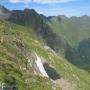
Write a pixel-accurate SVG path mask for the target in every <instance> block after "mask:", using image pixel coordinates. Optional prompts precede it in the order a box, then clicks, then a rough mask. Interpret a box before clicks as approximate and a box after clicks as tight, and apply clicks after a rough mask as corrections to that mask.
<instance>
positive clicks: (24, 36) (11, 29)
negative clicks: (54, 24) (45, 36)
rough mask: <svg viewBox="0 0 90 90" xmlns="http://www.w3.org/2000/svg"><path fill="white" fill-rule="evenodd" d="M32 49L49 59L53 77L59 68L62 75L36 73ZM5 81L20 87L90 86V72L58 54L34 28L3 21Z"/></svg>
mask: <svg viewBox="0 0 90 90" xmlns="http://www.w3.org/2000/svg"><path fill="white" fill-rule="evenodd" d="M32 51H34V52H36V53H37V55H39V56H40V58H42V60H44V61H45V62H46V64H44V67H45V70H46V71H47V73H48V75H49V77H50V78H51V79H52V77H55V72H57V73H58V74H59V76H60V77H59V78H55V79H54V80H51V79H50V78H44V77H41V76H38V75H37V74H35V73H34V71H33V69H32V67H31V66H30V63H29V62H28V59H27V58H26V55H25V54H26V53H31V52H32ZM28 55H29V54H28ZM48 71H49V72H48ZM53 75H54V76H53ZM2 83H5V84H6V85H7V86H13V85H15V86H16V87H17V88H18V89H19V90H54V89H56V90H61V89H62V90H66V89H67V90H90V86H89V85H90V74H89V73H88V72H86V71H84V70H81V69H79V68H77V67H75V66H74V65H72V64H70V63H69V62H68V61H67V60H66V59H64V58H62V57H61V56H60V55H57V54H56V53H55V52H54V51H53V50H52V49H50V48H49V47H48V46H47V45H46V43H45V42H43V41H42V40H41V39H40V38H38V37H37V36H35V35H34V34H33V32H32V31H31V30H30V29H29V30H28V29H27V28H25V27H22V26H18V25H16V24H13V23H10V22H6V21H0V86H2ZM60 88H61V89H60Z"/></svg>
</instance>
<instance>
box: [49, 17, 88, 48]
mask: <svg viewBox="0 0 90 90" xmlns="http://www.w3.org/2000/svg"><path fill="white" fill-rule="evenodd" d="M89 22H90V18H89V17H86V16H83V17H80V18H79V17H78V18H77V17H72V18H70V19H69V18H68V19H61V20H58V17H54V18H52V19H51V21H50V22H49V23H48V24H49V26H50V27H51V28H52V30H53V31H54V32H55V33H56V34H57V35H60V36H61V37H62V38H64V39H65V41H67V42H68V43H69V45H70V46H72V47H74V46H77V45H78V44H79V43H80V42H81V41H82V40H84V39H87V38H89V37H90V23H89Z"/></svg>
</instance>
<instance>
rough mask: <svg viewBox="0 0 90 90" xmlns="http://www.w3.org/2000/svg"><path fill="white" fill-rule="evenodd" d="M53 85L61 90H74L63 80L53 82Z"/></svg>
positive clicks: (72, 86)
mask: <svg viewBox="0 0 90 90" xmlns="http://www.w3.org/2000/svg"><path fill="white" fill-rule="evenodd" d="M53 83H54V84H55V85H56V86H58V87H60V88H61V89H62V90H73V89H74V85H73V84H71V83H70V82H69V81H67V80H64V79H58V80H54V81H53Z"/></svg>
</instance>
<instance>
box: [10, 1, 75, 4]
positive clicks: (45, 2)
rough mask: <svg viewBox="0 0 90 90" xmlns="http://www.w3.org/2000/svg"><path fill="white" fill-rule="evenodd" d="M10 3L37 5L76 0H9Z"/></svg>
mask: <svg viewBox="0 0 90 90" xmlns="http://www.w3.org/2000/svg"><path fill="white" fill-rule="evenodd" d="M9 1H10V2H11V3H38V4H52V3H53V4H54V3H67V2H73V1H77V0H9Z"/></svg>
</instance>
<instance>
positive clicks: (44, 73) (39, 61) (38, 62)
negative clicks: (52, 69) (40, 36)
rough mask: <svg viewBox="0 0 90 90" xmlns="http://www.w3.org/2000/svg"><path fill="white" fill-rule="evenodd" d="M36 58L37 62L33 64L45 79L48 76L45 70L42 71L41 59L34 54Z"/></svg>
mask: <svg viewBox="0 0 90 90" xmlns="http://www.w3.org/2000/svg"><path fill="white" fill-rule="evenodd" d="M35 54H36V53H35ZM36 57H37V60H36V61H35V63H36V64H37V66H38V68H39V70H40V72H41V74H42V75H43V76H45V77H48V75H47V73H46V71H45V69H44V66H43V64H42V61H41V58H40V57H39V56H38V55H37V54H36Z"/></svg>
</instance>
